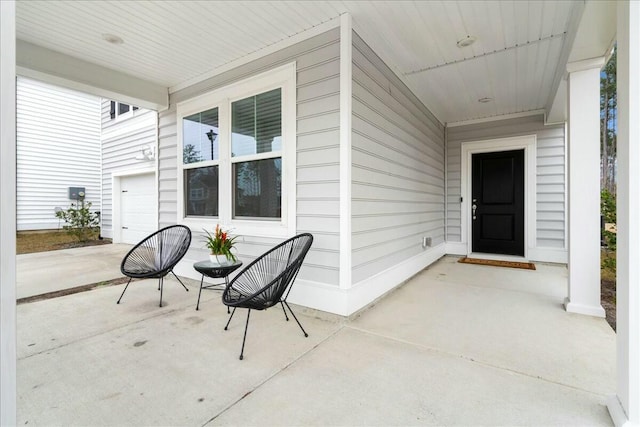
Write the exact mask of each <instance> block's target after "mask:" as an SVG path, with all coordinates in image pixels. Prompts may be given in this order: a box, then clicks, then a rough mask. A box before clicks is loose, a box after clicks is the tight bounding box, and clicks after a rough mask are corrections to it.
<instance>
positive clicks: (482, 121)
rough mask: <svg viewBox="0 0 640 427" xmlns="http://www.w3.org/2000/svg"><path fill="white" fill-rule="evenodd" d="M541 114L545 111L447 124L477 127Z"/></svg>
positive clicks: (448, 124)
mask: <svg viewBox="0 0 640 427" xmlns="http://www.w3.org/2000/svg"><path fill="white" fill-rule="evenodd" d="M541 114H545V110H544V109H542V110H531V111H523V112H521V113H512V114H501V115H499V116H491V117H485V118H482V119H471V120H461V121H459V122H450V123H447V127H448V128H454V127H458V126H466V125H475V124H478V123H487V122H495V121H498V120H509V119H518V118H521V117H530V116H539V115H541Z"/></svg>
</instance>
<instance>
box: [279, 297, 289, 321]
mask: <svg viewBox="0 0 640 427" xmlns="http://www.w3.org/2000/svg"><path fill="white" fill-rule="evenodd" d="M280 305H281V306H282V311H284V318H285V319H287V322H288V321H289V316H287V310H285V309H284V304H283V303H282V301H280Z"/></svg>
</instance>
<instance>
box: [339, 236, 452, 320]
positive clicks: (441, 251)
mask: <svg viewBox="0 0 640 427" xmlns="http://www.w3.org/2000/svg"><path fill="white" fill-rule="evenodd" d="M445 246H446V245H445V244H444V243H440V244H439V245H438V246H435V247H433V248H431V249H429V250H426V251H424V252H421V253H419V254H418V255H415V256H413V257H411V258H409V259H407V260H405V261H403V262H401V263H399V264H397V265H395V266H393V267H391V268H388V269H387V270H384V271H382V272H380V273H378V274H376V275H374V276H372V277H368V278H367V279H365V280H362V281H360V282H358V283H356V284H354V285H353V287H352V288H351V289H350V290H349V300H348V312H349V313H348V314H353V313H355V312H356V311H358V310H360V309H362V308H364V307H366V306H367V304H370V303H372V302H373V301H375V300H376V299H378V298H380V297H381V296H382V295H384V294H385V293H387V292H389V291H390V290H392V289H394V288H396V287H398V286H399V285H400V284H402V283H403V282H405V281H407V280H409V279H410V278H412V277H413V276H415V275H416V274H418V273H419V272H420V271H422V270H424V269H425V268H427V267H428V266H430V265H431V264H433V263H434V262H436V261H437V260H439V259H440V258H442V257H443V256H444V255H445Z"/></svg>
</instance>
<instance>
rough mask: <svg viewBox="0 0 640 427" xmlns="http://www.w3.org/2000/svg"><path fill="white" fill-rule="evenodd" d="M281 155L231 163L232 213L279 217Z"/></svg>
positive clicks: (237, 215)
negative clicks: (233, 191) (279, 156)
mask: <svg viewBox="0 0 640 427" xmlns="http://www.w3.org/2000/svg"><path fill="white" fill-rule="evenodd" d="M281 177H282V159H280V158H275V159H266V160H257V161H253V162H241V163H235V164H234V165H233V180H234V189H235V197H234V217H250V218H280V217H281V208H282V203H281V201H282V197H281V196H282V183H281Z"/></svg>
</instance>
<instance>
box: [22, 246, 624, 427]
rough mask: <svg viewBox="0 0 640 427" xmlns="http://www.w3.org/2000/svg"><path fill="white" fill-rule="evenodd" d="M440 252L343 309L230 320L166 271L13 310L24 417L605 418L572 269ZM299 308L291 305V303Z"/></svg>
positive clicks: (250, 421)
mask: <svg viewBox="0 0 640 427" xmlns="http://www.w3.org/2000/svg"><path fill="white" fill-rule="evenodd" d="M456 261H457V259H456V258H453V257H445V258H443V259H441V260H440V261H438V262H437V263H435V264H434V265H433V266H431V267H430V268H429V269H427V270H424V271H423V272H421V273H420V274H418V275H417V276H415V277H414V278H413V279H412V280H410V281H409V282H407V283H406V284H405V285H403V286H402V287H400V288H399V289H397V290H396V291H394V292H392V293H391V294H389V295H387V296H386V297H384V298H382V299H381V300H380V301H378V302H377V303H376V304H375V305H374V306H372V307H370V308H368V309H367V310H364V311H363V312H361V313H360V314H359V315H358V316H356V317H355V318H354V319H351V320H346V319H343V318H339V317H336V316H331V315H328V314H324V313H318V312H315V311H313V310H305V309H302V308H298V310H297V311H296V313H297V314H298V315H299V318H300V320H301V322H302V323H303V325H304V327H305V328H306V329H307V331H308V332H309V338H304V337H303V335H302V333H301V332H300V330H299V328H298V326H297V325H296V323H295V322H294V321H293V320H292V321H290V322H286V321H285V320H284V316H283V314H282V311H281V310H280V309H279V308H277V307H276V308H274V309H271V310H268V311H266V312H259V313H252V315H251V323H250V325H249V332H248V336H247V345H246V348H245V359H244V360H243V361H240V360H238V355H239V352H240V345H241V342H242V333H243V330H244V322H245V319H246V316H245V313H244V311H242V312H238V313H236V316H235V317H234V319H233V321H232V323H231V325H230V328H229V331H223V327H224V324H225V322H226V320H227V313H226V309H225V307H224V306H223V305H222V304H221V302H220V294H219V293H218V292H213V291H209V292H206V293H203V299H202V301H201V306H200V311H195V303H196V299H197V283H196V282H195V281H188V285H189V287H190V289H191V291H190V292H185V291H184V289H183V288H182V287H181V286H180V285H179V284H178V283H177V282H175V280H172V279H168V280H166V281H165V292H164V302H165V306H164V307H162V308H159V307H158V297H159V295H158V291H157V282H156V281H152V280H148V281H140V282H135V283H134V284H132V285H131V286H130V287H129V290H127V293H126V294H125V296H124V298H123V301H122V303H121V304H120V305H116V304H115V301H116V300H117V299H118V296H119V294H120V292H122V289H123V286H124V285H119V286H111V287H105V288H100V289H96V290H93V291H90V292H84V293H79V294H74V295H69V296H65V297H61V298H55V299H50V300H45V301H39V302H34V303H29V304H22V305H20V306H18V352H19V355H18V422H19V424H20V425H25V424H28V425H420V424H422V425H424V424H427V425H460V424H462V425H611V419H610V418H609V415H608V412H607V409H606V406H605V400H606V396H607V395H609V394H613V393H614V391H615V376H614V373H615V334H614V332H613V331H612V330H611V328H610V327H609V325H608V324H607V323H606V321H605V320H604V319H596V318H592V317H587V316H580V315H575V314H569V313H566V312H565V311H564V310H563V309H562V301H563V298H564V296H565V294H566V268H564V267H562V266H554V265H544V264H537V267H538V270H536V271H528V270H515V269H506V268H498V267H485V266H475V265H467V264H459V263H457V262H456ZM295 309H296V307H294V310H295Z"/></svg>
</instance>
